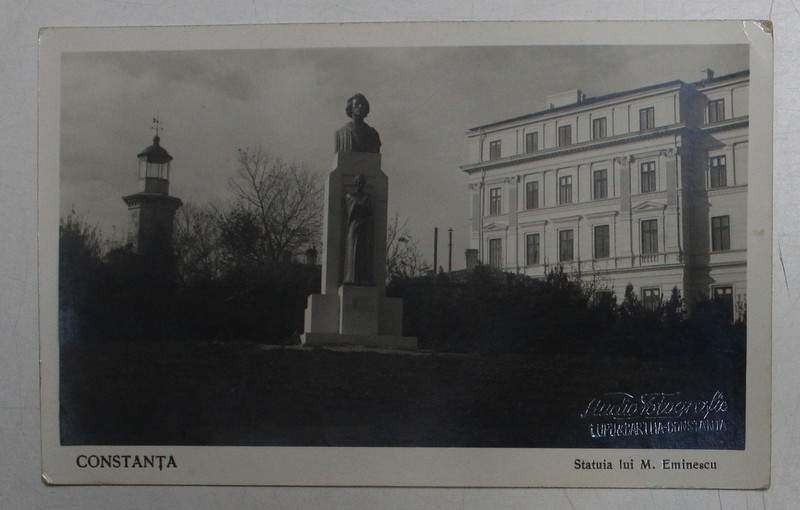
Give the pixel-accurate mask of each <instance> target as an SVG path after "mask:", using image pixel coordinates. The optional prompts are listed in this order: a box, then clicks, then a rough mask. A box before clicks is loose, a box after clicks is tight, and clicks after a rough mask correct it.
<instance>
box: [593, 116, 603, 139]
mask: <svg viewBox="0 0 800 510" xmlns="http://www.w3.org/2000/svg"><path fill="white" fill-rule="evenodd" d="M605 137H606V118H605V117H602V118H600V119H594V120H593V121H592V140H599V139H600V138H605Z"/></svg>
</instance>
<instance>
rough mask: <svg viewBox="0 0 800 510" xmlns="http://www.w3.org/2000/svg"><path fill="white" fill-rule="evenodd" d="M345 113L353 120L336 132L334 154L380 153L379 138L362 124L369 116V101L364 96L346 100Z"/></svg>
mask: <svg viewBox="0 0 800 510" xmlns="http://www.w3.org/2000/svg"><path fill="white" fill-rule="evenodd" d="M345 112H346V113H347V116H348V117H350V118H351V119H353V120H351V121H350V122H348V123H347V124H345V125H344V127H342V128H341V129H339V130H338V131H337V132H336V152H376V153H377V152H380V151H381V137H380V136H379V135H378V132H377V131H376V130H375V128H373V127H371V126H370V125H369V124H367V123H366V122H364V118H366V116H367V115H369V101H367V98H366V97H364V94H355V95H354V96H353V97H351V98H350V99H348V100H347V108H346V109H345Z"/></svg>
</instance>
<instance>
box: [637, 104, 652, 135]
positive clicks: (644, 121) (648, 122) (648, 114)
mask: <svg viewBox="0 0 800 510" xmlns="http://www.w3.org/2000/svg"><path fill="white" fill-rule="evenodd" d="M654 127H656V110H655V108H653V107H652V106H651V107H649V108H642V109H641V110H639V131H645V130H647V129H653V128H654Z"/></svg>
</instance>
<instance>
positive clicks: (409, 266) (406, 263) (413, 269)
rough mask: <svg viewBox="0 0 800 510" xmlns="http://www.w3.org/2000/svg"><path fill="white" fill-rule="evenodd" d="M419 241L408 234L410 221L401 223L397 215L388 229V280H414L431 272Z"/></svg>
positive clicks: (396, 214)
mask: <svg viewBox="0 0 800 510" xmlns="http://www.w3.org/2000/svg"><path fill="white" fill-rule="evenodd" d="M430 269H431V268H430V266H429V265H428V263H427V262H426V261H425V258H424V257H423V255H422V250H420V248H419V246H418V244H417V240H416V239H414V238H413V237H412V236H411V234H410V233H409V232H408V220H405V221H403V222H402V223H401V221H400V215H399V214H398V213H395V215H394V217H393V218H392V220H391V221H390V222H389V224H388V225H387V229H386V278H387V280H392V279H394V278H413V277H415V276H423V275H425V274H427V273H428V272H429V271H430Z"/></svg>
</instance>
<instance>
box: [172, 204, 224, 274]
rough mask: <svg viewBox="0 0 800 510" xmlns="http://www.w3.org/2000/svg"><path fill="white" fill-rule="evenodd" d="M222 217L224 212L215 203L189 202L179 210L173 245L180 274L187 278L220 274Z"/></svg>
mask: <svg viewBox="0 0 800 510" xmlns="http://www.w3.org/2000/svg"><path fill="white" fill-rule="evenodd" d="M222 218H223V213H222V212H220V209H219V207H218V206H217V205H216V204H209V205H204V206H199V205H196V204H193V203H186V204H184V205H183V207H181V208H180V209H178V212H177V214H176V215H175V235H174V241H173V244H174V247H175V255H176V260H177V267H178V274H179V275H180V277H181V279H183V280H184V281H187V280H192V279H196V278H215V277H217V276H219V275H220V273H221V270H222V262H223V250H222V245H221V240H220V237H221V229H222Z"/></svg>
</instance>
